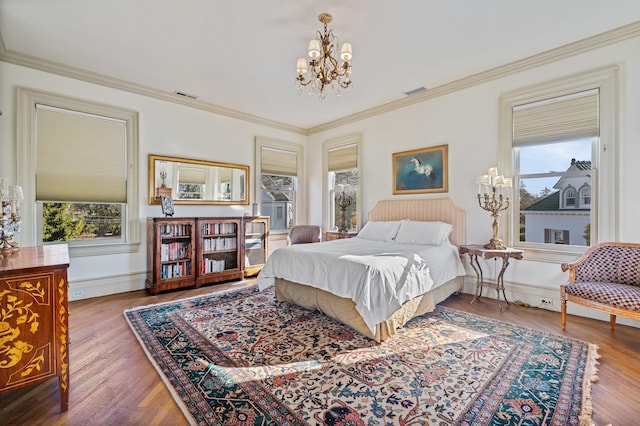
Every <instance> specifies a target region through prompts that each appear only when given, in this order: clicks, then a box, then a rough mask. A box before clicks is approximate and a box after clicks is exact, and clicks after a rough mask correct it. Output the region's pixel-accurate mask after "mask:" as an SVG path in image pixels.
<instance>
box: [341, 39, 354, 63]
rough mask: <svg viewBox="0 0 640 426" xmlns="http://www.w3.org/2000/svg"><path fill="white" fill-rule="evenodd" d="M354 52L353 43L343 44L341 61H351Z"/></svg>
mask: <svg viewBox="0 0 640 426" xmlns="http://www.w3.org/2000/svg"><path fill="white" fill-rule="evenodd" d="M352 54H353V52H352V51H351V43H342V47H341V48H340V59H342V60H343V61H350V60H351V57H352V56H353V55H352Z"/></svg>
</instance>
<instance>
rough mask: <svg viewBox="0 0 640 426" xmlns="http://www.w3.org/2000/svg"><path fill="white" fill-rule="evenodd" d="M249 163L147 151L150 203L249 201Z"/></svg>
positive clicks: (207, 203)
mask: <svg viewBox="0 0 640 426" xmlns="http://www.w3.org/2000/svg"><path fill="white" fill-rule="evenodd" d="M250 182H251V179H250V176H249V166H245V165H242V164H231V163H218V162H215V161H205V160H196V159H190V158H181V157H169V156H165V155H155V154H149V204H160V203H161V199H160V197H161V196H170V197H171V198H173V204H192V205H210V204H214V205H249V194H250V191H249V189H250Z"/></svg>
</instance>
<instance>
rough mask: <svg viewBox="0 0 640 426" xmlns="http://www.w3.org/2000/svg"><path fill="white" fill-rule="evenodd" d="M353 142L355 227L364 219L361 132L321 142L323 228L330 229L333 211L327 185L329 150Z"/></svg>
mask: <svg viewBox="0 0 640 426" xmlns="http://www.w3.org/2000/svg"><path fill="white" fill-rule="evenodd" d="M354 144H355V145H356V147H357V150H358V157H357V161H358V194H357V196H356V206H357V212H358V214H357V218H356V225H357V226H356V229H358V230H359V229H361V228H362V225H363V219H364V217H363V216H364V214H363V211H362V210H363V209H362V176H363V174H362V165H363V164H364V162H363V161H362V134H361V133H354V134H350V135H346V136H341V137H338V138H333V139H329V140H326V141H325V142H324V143H323V144H322V194H323V196H322V211H323V212H324V214H323V218H322V223H323V225H322V226H323V228H324V229H331V225H332V220H331V216H332V213H333V203H332V200H333V198H332V197H331V188H330V187H329V151H332V150H334V149H339V148H341V147H347V146H349V145H354Z"/></svg>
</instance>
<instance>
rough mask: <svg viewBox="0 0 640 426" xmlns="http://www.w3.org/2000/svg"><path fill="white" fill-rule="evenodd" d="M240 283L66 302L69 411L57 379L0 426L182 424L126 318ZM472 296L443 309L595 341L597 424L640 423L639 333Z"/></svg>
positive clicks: (7, 410) (5, 398)
mask: <svg viewBox="0 0 640 426" xmlns="http://www.w3.org/2000/svg"><path fill="white" fill-rule="evenodd" d="M254 282H255V281H254V280H250V281H239V282H232V283H227V284H221V285H217V286H209V287H203V288H200V289H192V290H184V291H176V292H171V293H164V294H159V295H157V296H150V295H148V294H147V293H146V292H145V291H135V292H130V293H123V294H117V295H112V296H106V297H101V298H96V299H87V300H80V301H76V302H70V307H69V323H70V371H71V377H70V383H71V387H70V394H69V411H68V412H66V413H63V414H60V413H59V399H58V383H57V379H51V380H48V381H46V382H43V383H40V384H37V385H32V386H30V387H26V388H22V389H18V390H15V391H10V392H5V393H2V394H0V407H1V408H0V424H2V425H185V424H187V422H186V420H185V418H184V416H183V415H182V412H181V411H180V409H179V408H178V406H177V405H176V404H175V402H174V400H173V397H172V396H171V394H170V393H169V391H168V390H167V387H166V386H165V385H164V383H163V382H162V380H161V379H160V377H159V375H158V373H157V372H156V370H155V369H154V367H153V366H152V365H151V363H150V362H149V360H148V359H147V356H146V355H145V353H144V351H143V350H142V348H141V346H140V345H139V344H138V341H137V340H136V338H135V336H134V335H133V333H132V332H131V330H130V329H129V326H128V324H127V322H126V321H125V319H124V315H123V311H124V310H125V309H128V308H132V307H135V306H140V305H148V304H153V303H159V302H164V301H170V300H176V299H180V298H184V297H190V296H196V295H199V294H205V293H210V292H214V291H221V290H227V289H230V288H239V287H242V286H244V285H249V284H253V283H254ZM470 300H471V296H470V295H466V294H462V295H459V296H452V297H450V298H449V299H448V300H447V301H445V302H444V303H443V304H444V305H446V306H449V307H452V308H455V309H460V310H464V311H468V312H473V313H476V314H479V315H484V316H487V317H491V318H497V319H501V320H505V321H510V322H514V323H517V324H520V325H524V326H527V327H531V328H535V329H539V330H544V331H548V332H553V333H558V334H564V335H566V336H568V337H573V338H576V339H581V340H585V341H588V342H594V343H597V344H598V345H599V354H600V356H601V359H600V365H599V366H598V368H599V381H598V382H597V383H594V384H593V386H592V397H593V408H594V416H593V420H594V422H595V423H596V425H606V424H609V423H611V424H612V425H613V426H626V425H637V424H639V423H638V422H639V420H638V419H639V418H640V371H639V367H640V362H639V361H638V360H639V359H640V358H639V357H640V329H638V328H634V327H628V326H622V325H618V326H617V327H616V330H615V331H613V332H612V331H611V330H610V329H609V324H608V322H602V321H597V320H591V319H587V318H581V317H575V316H569V318H568V324H567V330H566V332H562V330H561V327H560V314H559V313H558V312H551V311H546V310H542V309H535V308H525V307H520V306H515V305H513V304H512V305H510V306H509V307H508V308H507V309H505V311H504V312H502V313H501V312H499V311H498V309H497V306H496V302H495V300H493V299H485V298H482V299H480V300H478V301H476V302H474V303H473V304H469V301H470Z"/></svg>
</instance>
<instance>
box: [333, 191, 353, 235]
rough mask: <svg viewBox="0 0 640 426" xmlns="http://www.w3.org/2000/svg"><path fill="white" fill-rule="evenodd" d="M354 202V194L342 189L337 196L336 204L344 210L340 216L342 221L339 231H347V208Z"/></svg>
mask: <svg viewBox="0 0 640 426" xmlns="http://www.w3.org/2000/svg"><path fill="white" fill-rule="evenodd" d="M351 203H353V195H349V194H347V193H346V192H344V191H341V192H339V193H338V195H337V196H336V204H337V205H338V207H340V210H342V215H341V217H340V219H341V220H340V223H339V224H338V232H347V230H348V229H347V209H348V208H349V206H350V205H351Z"/></svg>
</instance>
